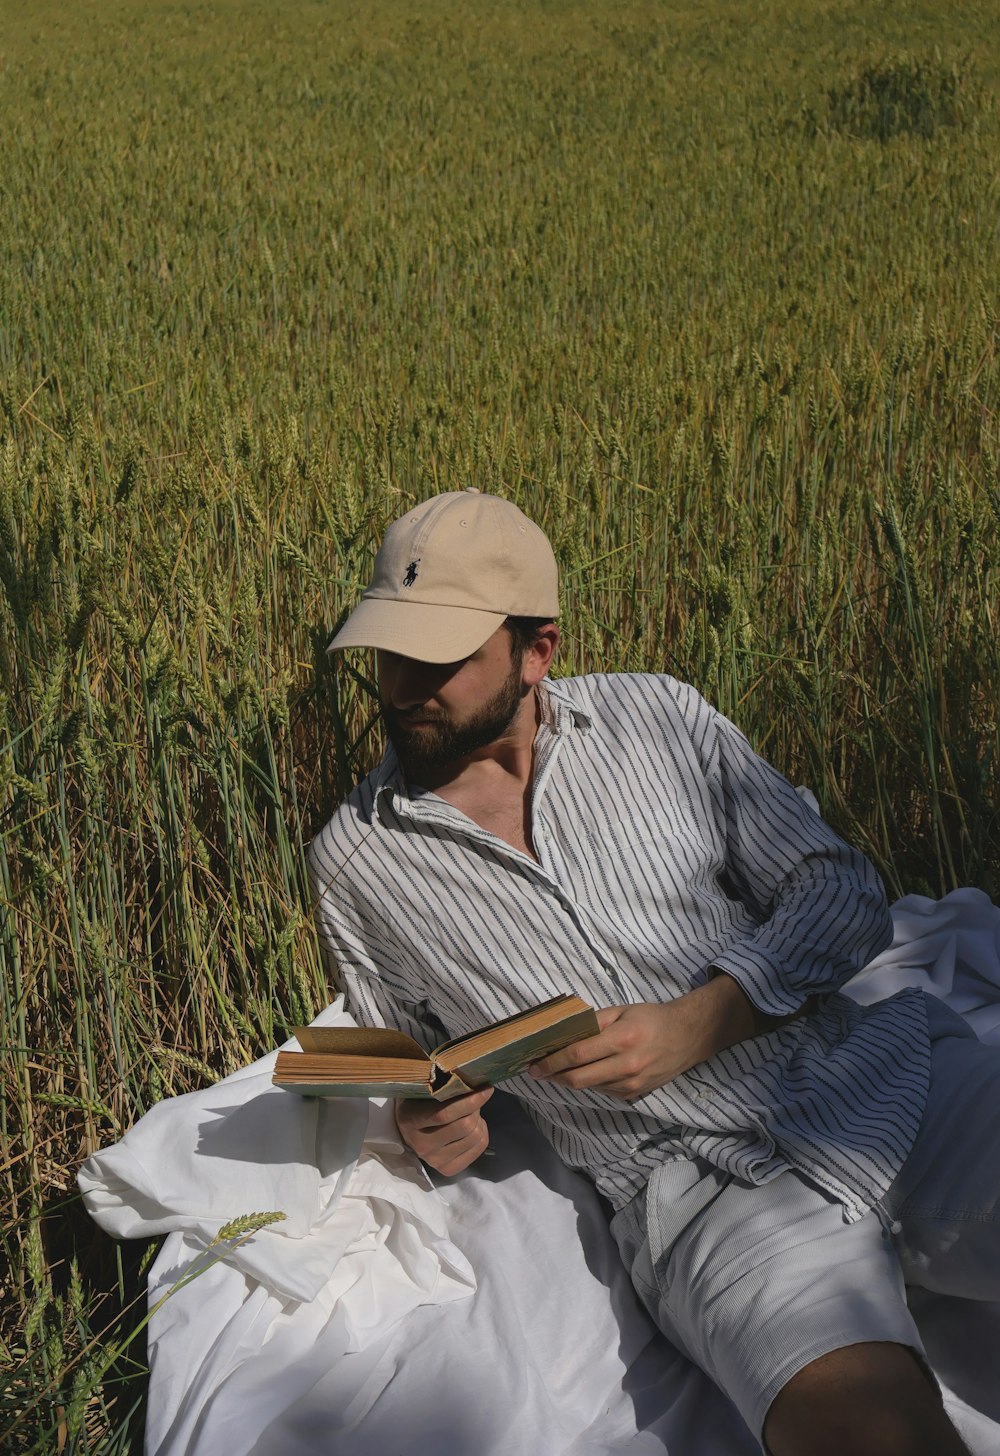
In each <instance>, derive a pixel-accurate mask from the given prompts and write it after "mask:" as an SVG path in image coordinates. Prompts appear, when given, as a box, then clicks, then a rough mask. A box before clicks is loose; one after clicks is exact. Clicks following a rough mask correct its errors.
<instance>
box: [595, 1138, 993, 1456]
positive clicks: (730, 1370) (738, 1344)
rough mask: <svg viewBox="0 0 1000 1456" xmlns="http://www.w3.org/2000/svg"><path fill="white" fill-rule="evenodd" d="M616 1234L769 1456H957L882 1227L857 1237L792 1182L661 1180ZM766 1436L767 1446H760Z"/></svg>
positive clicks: (660, 1307) (859, 1228) (641, 1278)
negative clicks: (827, 1455) (755, 1184)
mask: <svg viewBox="0 0 1000 1456" xmlns="http://www.w3.org/2000/svg"><path fill="white" fill-rule="evenodd" d="M644 1202H645V1206H644V1207H643V1196H642V1195H640V1196H639V1199H638V1200H636V1202H635V1205H634V1206H633V1205H630V1206H629V1208H628V1209H625V1210H622V1212H621V1213H619V1214H618V1215H616V1217H615V1219H614V1221H613V1223H612V1230H613V1232H614V1233H615V1237H616V1239H617V1240H618V1243H619V1247H620V1249H621V1252H622V1256H623V1258H624V1259H625V1262H626V1263H627V1264H628V1266H629V1267H630V1268H631V1270H632V1277H633V1281H634V1282H635V1285H636V1288H637V1289H638V1291H639V1293H640V1295H641V1296H642V1297H643V1299H644V1301H645V1303H646V1304H647V1307H648V1308H649V1310H650V1313H651V1314H652V1316H653V1318H654V1319H655V1321H656V1322H657V1324H658V1325H659V1326H660V1328H661V1329H662V1330H663V1332H664V1334H666V1335H667V1337H668V1338H669V1339H670V1340H671V1341H672V1342H673V1343H674V1344H675V1345H677V1346H678V1348H680V1349H681V1350H683V1351H684V1352H685V1353H686V1354H687V1355H688V1356H689V1357H690V1358H691V1359H692V1360H693V1361H694V1362H695V1363H696V1364H697V1365H700V1366H701V1368H702V1369H703V1370H705V1371H706V1373H707V1374H709V1375H710V1376H711V1377H712V1379H713V1380H715V1382H716V1384H717V1385H719V1386H720V1387H721V1389H722V1390H724V1391H725V1392H726V1394H727V1395H728V1396H729V1397H730V1399H731V1400H733V1402H734V1403H735V1404H736V1406H737V1407H738V1409H739V1410H740V1412H741V1414H742V1416H743V1418H744V1420H745V1421H746V1423H747V1425H748V1426H749V1427H750V1429H751V1430H752V1431H753V1432H754V1434H755V1435H756V1436H757V1437H758V1439H759V1440H761V1442H762V1444H763V1442H764V1441H765V1439H766V1440H767V1442H768V1443H769V1445H770V1450H771V1452H772V1456H825V1453H827V1452H830V1453H835V1456H869V1453H871V1456H875V1453H877V1456H929V1453H930V1452H932V1451H933V1452H935V1453H936V1456H959V1453H964V1452H965V1447H964V1446H963V1444H962V1442H961V1440H960V1438H959V1436H958V1434H957V1433H956V1432H955V1430H954V1428H953V1427H952V1425H951V1423H950V1422H949V1421H948V1419H947V1416H946V1415H945V1412H944V1409H943V1407H942V1405H941V1400H940V1396H939V1394H938V1390H937V1387H936V1385H935V1384H934V1382H933V1379H932V1378H931V1377H930V1375H929V1374H927V1373H926V1372H925V1368H924V1367H923V1366H922V1364H921V1363H920V1362H921V1359H922V1349H921V1343H920V1336H919V1334H918V1333H917V1329H916V1326H915V1324H914V1322H913V1318H912V1316H911V1315H910V1312H909V1310H908V1309H907V1306H906V1298H905V1291H904V1287H903V1279H902V1275H901V1273H900V1268H899V1262H898V1260H897V1258H896V1255H895V1252H894V1250H893V1248H892V1244H891V1241H890V1239H889V1237H888V1235H887V1234H886V1232H885V1231H884V1229H883V1225H882V1222H881V1220H880V1219H879V1217H878V1215H877V1214H875V1213H872V1214H869V1215H867V1216H866V1217H865V1218H864V1219H861V1220H860V1221H859V1222H857V1223H854V1224H846V1223H845V1222H844V1220H843V1213H842V1210H841V1209H840V1207H839V1205H838V1204H836V1203H833V1202H832V1201H830V1200H829V1199H828V1198H826V1197H825V1195H823V1194H822V1193H821V1192H820V1191H819V1190H818V1189H816V1188H814V1187H813V1186H812V1185H811V1184H808V1183H807V1182H806V1181H805V1180H804V1179H802V1178H800V1177H798V1175H796V1174H794V1173H785V1174H782V1175H781V1176H780V1177H778V1178H775V1179H773V1180H772V1181H771V1182H770V1183H767V1184H764V1185H762V1186H760V1187H753V1186H750V1185H747V1184H742V1183H738V1182H736V1181H735V1180H734V1179H731V1178H729V1177H727V1176H726V1175H724V1174H721V1173H719V1172H717V1170H715V1169H712V1168H710V1167H708V1165H706V1164H704V1163H698V1162H692V1163H686V1162H685V1163H677V1164H666V1165H664V1167H663V1168H661V1169H657V1171H656V1172H655V1173H654V1175H653V1177H652V1178H651V1179H650V1183H649V1185H648V1187H647V1190H646V1197H645V1201H644ZM765 1421H766V1423H767V1424H766V1432H765Z"/></svg>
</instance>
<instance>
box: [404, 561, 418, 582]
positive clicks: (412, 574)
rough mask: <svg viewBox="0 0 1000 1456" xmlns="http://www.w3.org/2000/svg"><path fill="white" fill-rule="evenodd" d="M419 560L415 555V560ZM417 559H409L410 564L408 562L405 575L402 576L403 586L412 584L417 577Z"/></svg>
mask: <svg viewBox="0 0 1000 1456" xmlns="http://www.w3.org/2000/svg"><path fill="white" fill-rule="evenodd" d="M419 560H420V557H419V556H418V557H417V561H419ZM417 561H411V562H410V564H409V566H408V567H407V568H406V575H405V576H404V577H403V585H404V586H412V585H413V583H414V582H415V581H416V579H417Z"/></svg>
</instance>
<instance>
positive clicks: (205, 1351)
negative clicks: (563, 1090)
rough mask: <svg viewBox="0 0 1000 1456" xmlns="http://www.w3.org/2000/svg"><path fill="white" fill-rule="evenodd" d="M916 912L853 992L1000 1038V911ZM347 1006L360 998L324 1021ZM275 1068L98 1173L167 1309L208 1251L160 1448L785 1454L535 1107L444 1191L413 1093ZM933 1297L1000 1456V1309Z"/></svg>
mask: <svg viewBox="0 0 1000 1456" xmlns="http://www.w3.org/2000/svg"><path fill="white" fill-rule="evenodd" d="M893 918H894V922H895V927H896V935H895V939H894V941H893V944H892V946H891V947H890V948H889V950H887V951H886V952H885V953H884V954H883V955H882V956H880V957H878V959H877V960H876V961H875V962H873V963H872V964H871V965H870V966H868V967H867V968H866V969H865V971H863V972H862V973H861V975H860V976H858V977H856V978H855V981H854V982H852V984H851V986H850V987H849V988H848V989H849V990H850V991H851V993H852V994H854V995H856V996H857V998H858V999H859V1000H861V1001H865V1002H867V1001H871V1000H875V999H877V998H878V997H880V996H884V995H888V994H890V993H891V992H892V991H895V990H898V989H899V988H900V987H901V986H904V985H919V986H923V987H924V988H925V989H926V990H928V991H930V992H931V993H932V994H935V995H938V996H941V997H943V998H944V999H946V1000H948V1001H949V1003H950V1004H951V1005H953V1006H954V1007H955V1008H956V1009H957V1010H958V1011H960V1012H961V1013H962V1014H963V1015H965V1016H966V1017H967V1018H968V1019H969V1021H970V1022H971V1023H972V1024H973V1026H974V1027H975V1028H976V1031H977V1033H978V1034H979V1036H980V1037H981V1038H983V1039H984V1040H990V1041H995V1042H997V1043H998V1045H1000V910H998V909H997V908H996V907H995V906H993V905H992V904H991V903H990V901H989V900H987V899H986V897H985V896H983V895H982V894H980V893H979V892H977V891H974V890H962V891H957V892H955V893H954V894H952V895H949V896H947V897H946V898H945V899H944V900H941V901H931V900H926V899H923V898H921V897H918V896H910V897H908V898H907V899H905V900H901V901H900V902H898V904H897V905H896V906H895V907H894V909H893ZM344 1020H346V1018H345V1017H344V1014H343V1009H342V1005H341V1003H340V1001H339V1000H338V1002H335V1003H334V1005H333V1006H332V1007H329V1008H328V1009H327V1010H326V1011H325V1012H324V1013H323V1015H322V1016H321V1017H320V1018H319V1020H318V1023H317V1024H325V1025H330V1024H337V1023H338V1022H340V1021H344ZM272 1066H273V1054H272V1056H270V1057H265V1058H264V1059H263V1060H262V1061H260V1062H257V1063H255V1064H254V1066H253V1067H250V1068H247V1069H246V1070H245V1071H242V1072H239V1073H237V1074H236V1075H235V1076H233V1077H229V1078H227V1079H226V1080H225V1081H224V1082H221V1083H219V1084H218V1085H217V1086H215V1087H211V1088H209V1089H207V1090H205V1091H203V1092H196V1093H191V1094H189V1095H188V1096H186V1097H179V1098H174V1099H172V1100H171V1101H168V1102H165V1103H162V1104H160V1105H159V1106H158V1107H156V1108H154V1109H153V1110H152V1111H151V1112H150V1113H148V1114H147V1115H146V1117H144V1118H143V1119H142V1120H141V1121H140V1122H139V1123H138V1124H137V1125H136V1127H135V1128H133V1129H132V1131H131V1132H129V1133H128V1134H127V1135H126V1136H125V1137H124V1138H123V1139H122V1141H121V1142H120V1143H118V1144H117V1145H116V1146H114V1147H112V1148H109V1149H106V1150H105V1151H103V1152H101V1153H98V1154H96V1155H95V1156H94V1157H92V1158H91V1159H89V1160H88V1162H87V1163H86V1164H85V1165H84V1168H83V1170H82V1171H81V1174H80V1183H81V1187H82V1188H83V1190H84V1195H85V1198H86V1202H87V1206H88V1208H89V1209H90V1211H91V1212H92V1214H93V1215H94V1217H95V1218H96V1219H97V1220H98V1222H99V1223H100V1224H101V1225H102V1227H104V1228H105V1229H106V1230H107V1231H108V1232H109V1233H112V1234H114V1235H115V1236H117V1237H129V1236H133V1237H149V1236H151V1235H154V1234H160V1233H164V1232H167V1233H169V1235H170V1236H169V1237H168V1238H167V1240H166V1241H165V1243H164V1245H163V1248H162V1249H161V1251H160V1254H159V1257H158V1258H157V1260H156V1262H155V1264H154V1266H153V1269H152V1272H151V1275H150V1290H149V1297H150V1301H151V1304H155V1303H156V1302H157V1301H158V1300H159V1299H160V1298H161V1297H162V1296H163V1294H164V1293H165V1292H166V1291H167V1290H168V1289H170V1288H171V1287H172V1286H173V1285H175V1284H176V1283H177V1281H178V1280H180V1279H182V1278H184V1277H185V1276H186V1275H187V1274H189V1273H190V1272H191V1271H192V1269H193V1268H194V1267H195V1266H196V1265H197V1264H198V1263H199V1261H200V1262H201V1264H202V1265H207V1267H205V1268H204V1269H203V1272H201V1273H200V1274H199V1275H198V1277H197V1278H196V1279H195V1280H193V1282H191V1283H189V1284H186V1285H185V1286H184V1287H183V1288H180V1289H178V1290H177V1291H176V1292H175V1293H173V1294H172V1295H171V1297H170V1298H169V1299H167V1301H166V1302H165V1303H164V1304H163V1305H162V1307H160V1308H159V1309H158V1310H157V1312H156V1314H155V1316H154V1318H153V1320H152V1323H151V1327H150V1353H151V1368H152V1376H151V1386H150V1404H149V1416H148V1424H147V1447H146V1449H147V1453H148V1456H217V1453H218V1452H219V1451H225V1452H226V1453H227V1456H243V1453H246V1456H250V1453H252V1456H321V1453H322V1456H329V1453H337V1456H370V1453H372V1452H378V1453H380V1456H421V1453H425V1452H426V1453H428V1456H429V1453H431V1452H433V1453H434V1456H519V1453H523V1456H537V1453H539V1452H541V1451H544V1452H546V1453H547V1456H549V1453H551V1456H558V1453H565V1456H607V1453H611V1452H615V1453H618V1452H622V1453H628V1456H663V1453H665V1452H666V1453H670V1456H744V1453H745V1456H750V1453H753V1452H757V1451H758V1450H759V1448H758V1446H757V1444H756V1442H755V1441H754V1440H753V1439H752V1438H751V1437H750V1435H749V1432H747V1430H746V1428H745V1427H744V1426H743V1424H742V1422H741V1421H740V1419H739V1417H738V1416H737V1415H736V1413H735V1412H734V1411H733V1409H732V1407H731V1406H730V1405H729V1403H728V1401H726V1400H725V1399H724V1398H723V1397H722V1396H721V1395H720V1394H719V1393H718V1392H717V1391H716V1390H715V1389H714V1388H713V1387H712V1386H711V1385H710V1383H709V1382H708V1381H707V1380H706V1379H705V1377H704V1376H702V1375H701V1374H700V1373H699V1372H698V1371H696V1370H695V1369H693V1367H691V1366H690V1365H689V1364H688V1363H687V1361H685V1360H684V1359H683V1358H682V1357H681V1356H680V1355H678V1354H677V1353H676V1352H675V1351H674V1350H672V1349H671V1347H670V1346H669V1345H668V1344H667V1343H666V1341H664V1340H663V1339H662V1338H661V1337H660V1336H659V1335H658V1334H656V1333H655V1331H654V1330H653V1329H652V1327H651V1325H650V1324H649V1322H648V1320H647V1318H646V1316H645V1314H644V1313H643V1312H642V1310H641V1309H640V1307H639V1305H638V1302H637V1300H636V1298H635V1297H634V1295H633V1293H632V1290H631V1286H630V1284H629V1282H628V1279H627V1276H626V1275H625V1273H624V1271H623V1270H622V1268H621V1265H620V1263H619V1260H618V1256H617V1252H616V1250H615V1248H614V1245H613V1244H612V1242H611V1240H610V1236H609V1235H608V1232H607V1225H606V1215H605V1212H604V1210H603V1208H602V1207H601V1205H600V1203H599V1200H598V1199H597V1197H596V1195H595V1194H594V1192H593V1190H592V1188H591V1187H590V1186H589V1185H588V1184H586V1183H585V1182H584V1181H583V1180H582V1179H580V1178H578V1177H576V1176H575V1175H574V1174H571V1173H569V1172H568V1171H567V1170H565V1169H564V1168H562V1166H561V1165H560V1164H559V1163H558V1161H557V1160H556V1159H555V1157H554V1155H553V1154H552V1153H551V1152H550V1150H549V1149H548V1147H547V1145H545V1144H544V1143H543V1142H542V1140H541V1139H540V1138H539V1136H538V1135H537V1134H536V1133H535V1131H534V1130H533V1128H531V1126H530V1124H528V1122H527V1120H526V1119H525V1118H524V1117H523V1116H522V1114H521V1113H520V1111H519V1109H518V1108H517V1107H516V1105H515V1104H513V1102H512V1100H511V1099H510V1098H508V1097H504V1096H499V1095H498V1096H496V1097H494V1098H493V1100H492V1102H491V1103H490V1104H489V1108H488V1113H489V1117H490V1121H491V1131H492V1141H493V1147H494V1149H495V1154H494V1156H493V1157H491V1158H488V1159H483V1160H481V1161H480V1163H479V1164H477V1166H476V1167H475V1169H470V1170H469V1172H468V1173H466V1174H463V1175H461V1176H460V1177H458V1178H455V1179H452V1180H449V1181H446V1182H443V1183H442V1185H441V1187H440V1188H439V1189H437V1190H435V1189H434V1188H433V1187H432V1185H431V1184H430V1183H429V1182H428V1180H427V1178H426V1177H425V1175H424V1173H423V1171H422V1170H421V1169H420V1167H419V1165H417V1164H416V1162H415V1161H414V1160H412V1159H411V1158H410V1157H409V1156H408V1155H407V1154H406V1153H405V1152H404V1151H403V1150H402V1148H401V1147H400V1146H399V1144H398V1141H397V1139H396V1137H395V1131H394V1126H393V1123H392V1118H391V1112H390V1110H389V1109H388V1108H386V1107H380V1106H379V1105H378V1104H371V1113H370V1122H369V1123H368V1126H367V1127H366V1107H365V1104H363V1103H361V1104H355V1103H350V1102H342V1101H331V1102H317V1101H311V1100H306V1099H301V1098H297V1097H293V1096H290V1095H288V1094H287V1093H284V1092H281V1091H278V1090H276V1089H274V1088H272V1087H271V1085H270V1075H271V1069H272ZM271 1210H280V1211H282V1212H284V1214H285V1215H286V1217H285V1219H284V1221H283V1222H281V1223H276V1224H274V1225H272V1226H270V1227H268V1228H265V1229H262V1230H261V1231H260V1232H259V1233H257V1234H255V1235H254V1236H253V1237H252V1238H251V1239H250V1240H249V1241H247V1242H246V1243H245V1244H243V1245H241V1246H240V1247H238V1248H235V1249H234V1250H232V1252H229V1253H227V1254H226V1257H225V1258H224V1259H223V1260H221V1261H218V1262H209V1261H210V1260H212V1259H214V1258H216V1255H217V1248H216V1249H213V1250H212V1251H211V1252H210V1253H209V1254H206V1252H205V1251H206V1248H207V1247H208V1246H209V1245H210V1244H211V1242H212V1240H213V1239H214V1238H216V1236H217V1235H218V1232H219V1229H220V1227H221V1226H222V1225H224V1224H225V1223H227V1222H228V1221H229V1220H231V1219H233V1218H235V1217H237V1216H238V1215H241V1214H245V1213H250V1212H257V1211H260V1212H266V1211H271ZM226 1247H227V1248H228V1247H229V1246H228V1245H227V1246H226ZM473 1271H475V1272H474V1273H473ZM477 1286H478V1287H477ZM914 1308H915V1313H916V1315H917V1318H918V1322H919V1323H920V1326H921V1332H922V1334H923V1335H924V1338H925V1340H926V1342H927V1347H928V1352H929V1354H930V1357H931V1359H932V1361H933V1362H934V1363H935V1367H936V1369H937V1371H938V1374H939V1376H940V1377H941V1379H942V1381H943V1383H944V1385H945V1387H946V1398H947V1401H948V1404H949V1409H950V1410H951V1412H952V1415H953V1418H954V1419H955V1420H956V1421H957V1422H958V1424H959V1425H960V1427H961V1429H962V1430H963V1433H964V1435H965V1438H966V1441H967V1442H968V1444H969V1445H970V1447H971V1449H972V1450H973V1451H974V1452H975V1453H976V1456H995V1453H996V1452H997V1451H1000V1398H998V1396H997V1394H996V1393H995V1389H994V1387H995V1385H996V1382H995V1376H994V1372H995V1370H996V1368H997V1356H998V1355H1000V1307H996V1306H992V1305H986V1306H980V1307H978V1308H977V1309H975V1310H970V1309H969V1307H968V1306H967V1305H963V1304H960V1303H958V1302H956V1301H950V1300H946V1299H943V1298H941V1297H932V1296H927V1295H920V1296H919V1298H917V1299H915V1301H914Z"/></svg>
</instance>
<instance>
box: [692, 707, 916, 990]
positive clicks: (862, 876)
mask: <svg viewBox="0 0 1000 1456" xmlns="http://www.w3.org/2000/svg"><path fill="white" fill-rule="evenodd" d="M715 720H716V722H715V727H716V733H715V753H714V755H713V757H714V763H713V764H712V772H711V775H710V786H711V790H712V793H713V798H714V800H715V804H716V812H717V816H718V818H719V820H720V827H722V828H723V832H724V835H725V844H726V869H727V873H728V875H729V877H730V880H731V883H732V887H733V890H734V892H735V893H736V895H737V896H738V897H739V898H740V899H741V900H742V901H743V902H744V904H746V905H747V907H748V909H750V911H751V913H753V914H754V916H755V918H758V919H759V920H760V925H759V928H758V929H757V931H756V933H755V934H754V935H752V936H751V937H750V938H749V939H747V940H744V941H742V942H741V943H739V944H737V945H734V946H732V947H730V948H729V949H728V950H727V951H725V952H723V953H722V954H721V955H719V956H716V957H715V958H714V960H713V965H714V966H716V967H717V969H719V970H721V971H725V972H726V973H727V974H728V975H730V976H732V977H733V979H734V980H736V981H737V982H738V983H739V984H740V986H741V987H742V988H743V990H744V991H745V992H746V994H747V996H749V998H750V1000H751V1001H752V1002H753V1004H754V1005H755V1006H756V1007H757V1008H758V1009H759V1010H760V1011H762V1012H764V1013H765V1014H766V1015H769V1016H786V1015H789V1014H790V1013H792V1012H794V1011H796V1010H798V1009H799V1007H800V1006H801V1005H802V1003H803V1001H805V1000H806V999H807V998H808V997H809V996H815V995H823V994H828V993H830V992H832V991H836V990H838V989H839V988H840V987H841V986H842V985H843V984H844V982H845V981H847V980H848V979H849V978H850V977H851V976H852V975H854V974H855V972H856V971H858V970H860V968H861V967H862V966H863V965H865V964H866V963H867V962H868V961H869V960H871V958H872V957H873V956H874V955H877V954H878V952H879V951H880V950H883V949H884V948H885V946H887V945H888V944H889V942H890V941H891V939H892V922H891V919H890V916H889V908H888V904H887V901H886V896H885V891H884V889H883V886H882V882H881V880H880V879H879V877H878V875H877V874H876V872H875V870H874V868H873V866H872V865H871V864H870V863H869V861H868V860H867V859H866V858H865V856H864V855H863V854H861V853H860V851H858V850H856V849H853V848H852V847H851V846H850V845H849V844H846V843H845V842H844V841H843V840H842V839H840V838H839V836H838V835H836V834H835V833H834V832H833V830H832V829H831V828H830V827H829V825H828V824H826V823H825V822H824V821H823V820H822V819H821V818H820V816H819V815H818V814H817V813H816V812H815V811H814V810H813V809H811V808H810V807H809V805H808V804H807V803H805V802H804V800H803V799H802V798H801V797H800V796H799V795H798V794H797V793H796V792H795V790H794V789H793V787H792V785H791V784H790V783H789V782H788V780H787V779H785V778H783V777H782V775H781V774H779V773H778V772H777V771H776V770H775V769H773V768H772V767H771V766H770V765H769V764H767V763H766V762H765V761H764V760H763V759H762V758H760V757H759V756H758V755H757V754H755V753H754V751H753V749H752V748H751V747H750V744H749V743H748V742H747V740H746V738H745V737H744V736H743V734H742V733H741V732H740V731H739V729H738V728H736V727H735V725H734V724H732V723H730V722H729V721H728V719H726V718H723V717H722V715H721V714H715Z"/></svg>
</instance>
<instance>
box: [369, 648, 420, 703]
mask: <svg viewBox="0 0 1000 1456" xmlns="http://www.w3.org/2000/svg"><path fill="white" fill-rule="evenodd" d="M379 666H380V669H381V678H382V696H383V697H384V698H386V699H387V700H388V702H389V703H390V704H391V706H392V707H394V708H398V709H399V710H400V711H401V712H405V711H406V710H407V709H408V708H417V707H419V706H420V704H421V703H424V702H426V700H427V699H428V698H429V697H430V696H431V693H432V691H433V685H432V683H431V682H430V677H431V673H430V672H429V671H428V665H427V663H425V662H417V661H415V660H414V659H413V658H412V657H399V656H398V655H397V654H396V653H395V652H384V653H381V654H380V662H379Z"/></svg>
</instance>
